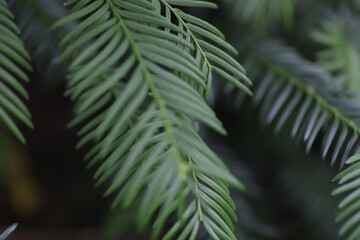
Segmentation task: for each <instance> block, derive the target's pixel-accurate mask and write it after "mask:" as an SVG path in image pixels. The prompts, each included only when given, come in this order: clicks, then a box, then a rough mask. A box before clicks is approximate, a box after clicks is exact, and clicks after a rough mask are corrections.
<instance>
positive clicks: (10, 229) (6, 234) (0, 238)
mask: <svg viewBox="0 0 360 240" xmlns="http://www.w3.org/2000/svg"><path fill="white" fill-rule="evenodd" d="M17 226H18V224H17V223H14V224H11V225H10V227H8V228H7V229H6V230H5V231H4V232H3V233H2V234H1V235H0V240H5V239H7V238H8V237H9V235H10V234H11V233H12V232H14V231H15V229H16V228H17Z"/></svg>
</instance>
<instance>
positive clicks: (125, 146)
mask: <svg viewBox="0 0 360 240" xmlns="http://www.w3.org/2000/svg"><path fill="white" fill-rule="evenodd" d="M65 5H66V6H70V5H71V6H72V9H71V10H70V12H69V15H68V16H66V17H65V18H63V19H61V20H59V21H58V22H57V23H56V24H55V25H54V27H59V26H62V25H64V24H68V23H70V22H73V21H80V23H79V24H78V25H76V26H75V27H74V28H73V30H72V31H70V32H69V33H68V35H67V36H66V37H65V38H64V39H63V40H62V42H61V45H63V46H67V47H66V49H65V50H64V52H63V54H62V57H63V59H64V60H65V61H67V62H68V61H71V64H70V66H69V74H68V78H69V83H68V90H67V92H66V94H67V95H69V96H71V98H72V99H73V100H76V106H75V113H76V118H75V119H74V120H73V121H72V122H71V123H70V125H69V126H70V127H71V126H74V125H77V124H79V123H81V122H84V121H85V122H86V124H85V125H84V127H83V128H82V129H81V130H80V132H79V135H80V137H81V139H80V141H79V143H78V147H82V146H83V145H85V144H87V143H94V144H95V146H94V147H93V148H92V149H91V150H90V152H89V153H88V154H87V155H86V157H85V158H86V159H87V160H88V161H89V165H88V166H89V167H91V166H93V165H96V164H98V163H101V164H100V166H99V168H98V170H97V172H96V174H95V178H96V179H97V183H96V186H98V185H100V184H103V183H104V182H106V181H108V180H109V179H110V178H111V181H110V182H111V185H110V187H109V188H108V190H107V191H106V193H105V196H108V195H110V194H112V193H114V192H115V191H118V190H119V189H121V190H120V192H119V193H118V194H117V197H116V198H115V201H114V204H113V207H116V206H117V205H118V204H121V205H122V206H124V207H127V206H129V205H130V204H131V203H132V202H133V200H134V199H135V198H137V197H138V196H139V194H141V192H144V193H143V196H142V201H141V206H140V209H139V211H138V213H139V221H138V222H139V227H140V229H144V228H145V227H146V226H147V225H148V224H149V222H150V221H152V220H155V222H154V224H153V230H154V231H153V238H158V237H159V236H160V235H161V233H162V230H163V227H164V224H165V221H166V219H168V217H169V216H171V215H174V214H175V213H176V212H177V214H178V216H179V221H178V222H177V223H176V224H175V225H174V226H173V228H172V229H171V230H170V231H169V232H168V233H167V234H166V235H165V236H164V239H174V237H176V236H177V238H178V239H185V238H188V237H189V238H190V239H195V238H196V235H197V231H198V229H199V227H200V225H202V224H201V223H203V226H204V227H205V228H206V230H207V231H208V233H209V234H210V235H211V236H212V237H213V238H214V239H219V238H221V239H236V237H235V236H234V234H233V231H232V230H233V225H232V220H231V217H233V218H236V215H235V214H234V204H233V202H232V200H231V198H230V197H229V190H228V187H227V185H228V184H230V185H232V186H235V187H237V188H239V189H243V188H244V187H243V185H242V184H241V183H240V182H239V181H238V180H237V179H235V178H234V177H233V176H232V175H231V174H230V172H229V170H228V169H227V168H226V167H225V165H224V164H223V163H222V161H221V160H220V159H219V158H218V157H217V156H216V155H215V154H214V153H213V152H212V151H211V150H210V149H209V148H208V147H207V145H206V144H205V143H204V142H203V140H202V139H201V138H200V137H199V135H198V134H197V132H196V131H195V130H194V126H193V122H194V121H199V122H201V123H203V124H205V125H207V126H209V127H211V128H212V129H214V130H216V131H218V132H219V133H223V134H224V133H225V130H224V129H223V128H222V125H221V122H220V121H219V120H218V119H217V118H216V116H215V114H214V113H213V111H212V110H211V109H210V108H209V107H208V106H207V104H206V102H205V100H204V98H206V97H207V95H208V93H209V90H210V87H211V79H212V72H211V71H212V70H214V71H215V72H216V73H218V74H219V75H220V76H222V77H223V78H225V79H226V80H228V81H229V82H231V83H232V84H234V85H236V86H237V87H239V88H240V89H242V90H244V92H246V93H247V94H251V92H250V91H249V90H248V88H247V87H246V86H245V84H251V82H250V80H249V79H248V78H247V77H246V76H245V71H244V69H243V68H242V67H241V65H240V64H239V63H237V62H236V61H235V60H234V59H233V58H232V57H230V55H229V54H228V53H226V51H229V52H232V53H235V54H236V53H237V51H236V50H235V49H234V48H233V47H232V46H231V45H230V44H228V43H227V42H226V41H225V40H224V36H223V35H222V33H221V32H220V31H219V30H217V29H216V28H215V27H213V26H212V25H210V24H209V23H207V22H205V21H203V20H201V19H198V18H196V17H194V16H191V15H189V14H186V13H184V12H182V11H181V10H179V9H176V8H174V6H188V7H211V8H213V7H216V5H215V4H213V3H210V2H206V1H187V0H167V1H165V0H160V1H157V0H154V1H145V0H141V1H132V0H130V1H121V0H96V1H91V2H89V1H68V2H66V3H65ZM175 23H176V24H175ZM197 36H202V37H204V39H206V40H201V39H199V38H198V37H197ZM213 42H216V43H217V44H218V47H217V46H215V45H213ZM238 79H241V80H242V81H243V83H241V82H240V81H239V80H238ZM188 201H190V202H191V203H190V204H186V203H187V202H188ZM155 215H156V217H155Z"/></svg>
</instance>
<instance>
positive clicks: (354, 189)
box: [332, 149, 360, 240]
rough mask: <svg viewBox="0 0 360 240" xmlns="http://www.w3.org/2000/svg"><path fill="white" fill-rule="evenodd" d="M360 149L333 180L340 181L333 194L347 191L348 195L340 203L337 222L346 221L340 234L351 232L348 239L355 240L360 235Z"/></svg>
mask: <svg viewBox="0 0 360 240" xmlns="http://www.w3.org/2000/svg"><path fill="white" fill-rule="evenodd" d="M359 152H360V150H359V149H357V151H356V154H355V155H353V156H352V157H350V158H349V159H348V160H347V162H346V163H347V164H352V165H350V166H349V167H348V168H346V169H345V170H344V171H342V172H340V173H339V174H338V175H337V176H336V177H335V178H334V179H333V181H339V184H341V186H339V187H338V188H336V189H335V190H334V191H333V192H332V194H333V195H339V194H344V193H346V194H347V196H346V197H344V199H343V200H342V201H341V202H340V203H339V210H338V212H337V217H336V222H339V221H345V220H346V221H345V222H344V223H343V224H342V227H341V229H340V231H339V234H340V236H342V235H344V234H346V233H348V232H350V230H351V232H350V234H349V235H348V237H347V239H348V240H354V239H358V238H359V236H360V225H359V223H360V217H359V216H360V162H359V160H360V153H359Z"/></svg>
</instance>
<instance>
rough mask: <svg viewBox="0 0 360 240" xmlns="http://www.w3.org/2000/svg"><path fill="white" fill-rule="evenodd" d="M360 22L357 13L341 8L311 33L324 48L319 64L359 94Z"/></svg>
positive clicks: (319, 55)
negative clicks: (359, 25)
mask: <svg viewBox="0 0 360 240" xmlns="http://www.w3.org/2000/svg"><path fill="white" fill-rule="evenodd" d="M359 21H360V19H359V17H358V16H357V15H356V14H354V13H353V12H351V11H350V10H349V9H348V8H342V9H341V10H340V11H339V12H338V13H332V14H330V17H329V19H328V20H325V21H323V23H322V26H321V28H319V29H316V30H314V31H313V32H312V33H311V37H312V39H313V40H314V41H315V42H317V43H319V44H321V45H323V46H324V47H325V49H323V50H321V51H320V52H318V53H317V59H318V64H319V65H320V66H321V67H322V68H323V69H325V70H327V71H329V72H330V73H333V75H334V76H336V77H337V78H339V79H340V80H342V81H343V83H344V86H345V87H346V88H348V89H351V90H356V91H359V90H360V81H359V79H360V68H359V65H360V45H359V37H360V31H359V30H357V24H356V23H358V22H359Z"/></svg>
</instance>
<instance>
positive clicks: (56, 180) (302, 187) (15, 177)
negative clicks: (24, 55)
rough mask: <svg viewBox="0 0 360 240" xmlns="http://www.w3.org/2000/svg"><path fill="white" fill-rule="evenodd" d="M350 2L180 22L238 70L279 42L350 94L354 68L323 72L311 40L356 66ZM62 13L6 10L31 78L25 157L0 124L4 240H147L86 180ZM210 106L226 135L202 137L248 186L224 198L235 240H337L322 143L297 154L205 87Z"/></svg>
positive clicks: (206, 13) (50, 0) (233, 1)
mask: <svg viewBox="0 0 360 240" xmlns="http://www.w3.org/2000/svg"><path fill="white" fill-rule="evenodd" d="M359 2H360V1H350V0H349V1H335V0H334V1H329V0H326V1H325V0H312V1H310V0H301V1H300V0H299V1H295V0H276V1H267V0H222V1H217V3H218V4H219V6H220V8H219V10H216V11H215V10H199V9H187V11H189V12H191V13H192V14H195V15H197V16H199V17H201V18H203V19H206V20H207V21H209V22H210V23H212V24H214V25H215V26H217V27H218V28H219V29H221V30H222V31H224V32H225V36H227V39H228V41H230V42H231V43H232V44H234V45H235V46H237V47H238V49H239V50H240V57H239V61H240V63H246V59H247V55H246V54H245V53H243V51H242V50H243V49H246V48H247V46H251V47H254V46H256V43H257V42H258V41H261V40H264V39H265V40H266V39H281V40H282V41H283V42H285V43H287V44H289V45H291V46H293V47H294V48H296V49H297V51H298V52H300V54H301V55H302V56H303V57H305V58H306V59H308V60H311V61H314V62H317V64H318V65H319V66H320V67H323V68H324V69H325V70H327V71H329V72H330V73H331V74H333V75H334V76H336V77H338V78H340V79H344V80H343V81H344V82H345V85H346V86H349V88H352V90H359V89H360V87H359V88H357V86H358V85H360V84H359V83H357V82H349V81H347V80H346V79H348V78H349V79H350V77H349V76H348V74H354V75H351V76H356V74H358V73H357V72H356V67H357V68H358V69H357V70H359V66H358V65H356V63H351V64H350V67H352V68H351V71H350V70H349V69H348V68H346V71H342V70H341V68H339V69H334V68H332V69H326V64H324V61H322V59H321V56H320V57H319V53H320V52H321V51H322V50H323V49H324V48H326V47H329V46H327V45H326V44H324V43H322V42H321V41H319V40H318V39H317V38H316V37H314V36H315V35H316V34H315V33H316V32H323V33H325V34H327V35H326V36H327V37H328V38H329V39H332V40H334V41H333V43H334V44H335V45H336V44H339V46H342V47H348V46H351V50H352V51H355V54H354V57H352V58H351V59H353V61H355V60H356V58H358V59H360V57H359V56H360V54H359V46H358V45H359V43H358V42H359V41H358V39H359V38H356V37H357V36H359V35H356V34H357V32H360V31H359V30H358V29H357V30H356V31H355V30H354V29H355V28H359V27H358V26H359V21H357V20H358V16H359V9H360V4H359ZM62 3H63V1H61V0H9V8H10V9H11V10H12V12H13V13H14V14H15V16H16V18H15V22H16V24H17V25H18V26H19V27H20V29H21V30H22V34H21V38H22V40H23V41H24V42H25V45H26V48H27V50H28V51H29V52H30V54H31V56H32V66H33V68H34V71H33V72H32V73H30V83H29V84H27V85H26V89H27V90H28V92H29V95H30V101H29V102H28V103H27V106H28V107H29V110H30V112H31V113H32V117H33V118H32V119H33V123H34V125H35V130H34V131H32V130H29V129H27V128H25V127H24V128H23V129H21V130H22V132H23V133H24V135H25V138H26V140H27V144H26V145H25V146H23V145H21V144H20V143H19V142H18V141H17V140H16V139H15V138H13V137H12V136H11V134H9V133H8V132H7V130H6V129H5V128H4V127H3V126H1V125H0V232H2V231H3V230H4V229H5V228H6V227H7V226H9V225H10V224H11V223H14V222H17V223H19V226H18V228H17V229H16V231H15V232H14V233H13V234H12V235H11V236H10V238H9V239H10V240H11V239H14V240H15V239H17V240H25V239H26V240H35V239H36V240H42V239H55V240H57V239H69V240H80V239H81V240H82V239H84V240H85V239H86V240H92V239H94V240H98V239H99V240H100V239H109V240H111V239H114V240H115V239H121V240H132V239H144V240H146V239H148V238H147V235H148V234H147V232H146V231H145V232H143V233H138V232H137V230H136V225H135V220H134V214H133V212H134V210H135V209H136V203H134V205H133V208H129V209H125V210H124V209H116V210H113V211H110V210H109V209H110V205H111V201H112V198H111V197H109V198H103V197H102V194H103V193H104V188H105V187H100V188H97V189H95V188H94V187H93V186H94V181H93V174H94V171H95V169H90V170H86V164H85V163H84V161H83V160H82V159H83V156H84V155H85V153H86V152H87V150H88V149H81V150H76V149H75V146H76V143H77V135H76V133H77V131H78V130H79V129H76V128H73V129H66V125H67V124H68V123H69V122H70V120H71V119H72V118H73V114H72V103H71V101H70V100H69V99H68V98H64V97H63V93H64V91H65V86H66V80H65V70H66V69H65V67H66V66H64V65H62V64H61V62H60V61H59V58H58V56H59V50H58V49H57V45H58V43H59V41H60V39H61V38H62V37H63V36H64V34H65V32H66V29H63V30H57V31H51V30H50V27H51V25H52V24H53V23H54V22H55V21H56V20H57V19H59V18H61V17H62V16H64V15H65V14H66V12H67V9H66V8H63V7H62ZM356 24H357V25H356ZM329 26H330V27H329ZM69 28H71V26H69ZM335 40H336V41H335ZM331 47H333V46H331ZM349 48H350V47H349ZM342 51H344V50H343V49H342ZM354 59H355V60H354ZM345 60H346V59H345ZM345 60H344V61H345ZM348 72H350V73H348ZM351 79H354V78H351ZM359 79H360V78H358V79H357V80H359ZM209 103H210V104H211V105H212V106H213V108H214V109H215V112H216V113H217V116H218V117H219V118H220V119H221V120H222V121H223V123H224V126H225V129H227V131H228V136H226V137H223V136H219V135H216V134H215V133H213V132H210V131H208V130H207V129H201V132H202V135H203V136H204V138H205V140H206V141H207V143H209V145H210V146H211V147H212V148H213V149H214V150H215V152H216V153H217V154H218V155H219V156H220V157H221V158H222V159H223V160H224V161H225V162H226V164H227V165H228V166H229V168H230V169H231V171H232V173H233V174H235V175H236V176H237V177H238V178H239V179H240V180H241V181H242V182H243V183H244V184H245V185H246V186H247V191H246V192H244V193H242V192H241V193H240V192H237V191H235V190H233V191H232V194H231V196H232V197H233V199H234V201H235V203H236V205H237V214H238V217H239V220H238V223H237V229H236V234H237V235H238V236H239V239H250V240H252V239H254V240H255V239H264V240H267V239H269V240H272V239H274V240H275V239H277V240H300V239H307V240H312V239H314V240H315V239H317V240H331V239H340V238H339V237H338V236H337V232H338V228H339V225H338V224H335V223H334V216H335V213H336V209H337V204H338V200H339V199H338V198H336V197H331V196H330V193H331V191H332V190H333V189H334V186H335V185H333V184H332V183H331V179H332V178H333V177H334V176H335V174H336V173H337V172H338V168H337V167H336V168H335V167H331V166H330V164H329V163H328V162H326V161H323V160H322V158H321V155H320V145H321V143H320V141H319V142H318V140H315V143H314V146H313V148H312V150H311V151H310V153H309V154H306V153H305V150H304V149H305V147H304V144H302V143H300V144H299V143H297V141H296V140H294V139H292V138H291V137H290V134H289V132H290V126H287V125H285V127H284V128H282V130H281V131H280V132H277V133H275V131H274V126H273V125H272V124H270V125H266V124H264V123H263V121H262V119H261V114H260V112H261V109H260V107H259V106H258V105H256V104H254V103H253V101H252V100H251V99H250V98H247V97H245V96H242V95H241V94H240V95H239V94H238V93H236V92H234V90H233V89H229V87H228V86H226V85H224V84H223V83H222V81H221V80H217V82H216V84H215V85H214V91H213V93H212V95H211V96H210V99H209ZM204 239H205V238H204Z"/></svg>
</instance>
